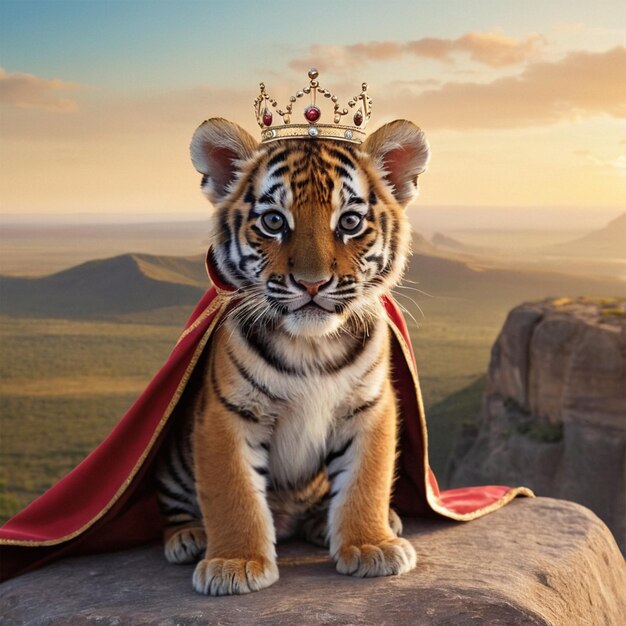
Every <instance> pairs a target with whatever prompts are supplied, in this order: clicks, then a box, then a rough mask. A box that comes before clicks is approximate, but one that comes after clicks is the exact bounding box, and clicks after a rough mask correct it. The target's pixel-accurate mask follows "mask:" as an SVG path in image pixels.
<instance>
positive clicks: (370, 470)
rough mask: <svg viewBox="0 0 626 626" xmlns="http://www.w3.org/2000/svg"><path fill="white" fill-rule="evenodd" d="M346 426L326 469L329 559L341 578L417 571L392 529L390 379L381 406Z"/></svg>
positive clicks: (393, 407) (404, 544) (408, 546)
mask: <svg viewBox="0 0 626 626" xmlns="http://www.w3.org/2000/svg"><path fill="white" fill-rule="evenodd" d="M356 420H358V423H357V422H356ZM350 421H351V422H353V423H352V424H350V425H349V426H350V427H351V432H350V433H349V434H348V435H347V437H348V439H347V443H344V444H343V448H340V449H339V450H338V451H336V452H335V453H334V454H331V455H330V456H331V462H330V464H329V467H328V470H329V476H330V477H332V479H333V482H332V493H333V494H335V495H334V497H333V499H332V502H331V507H330V516H329V530H330V533H329V534H330V552H331V555H332V556H333V558H334V559H335V560H336V562H337V571H338V572H340V573H341V574H350V575H352V576H362V577H365V576H367V577H369V576H389V575H393V574H403V573H404V572H408V571H410V570H412V569H413V568H414V567H415V564H416V555H415V550H414V548H413V546H412V545H411V544H410V543H409V542H408V541H407V540H406V539H402V538H400V537H397V536H396V533H394V531H393V530H392V528H391V526H390V517H389V501H390V496H391V487H392V482H393V471H394V463H395V450H396V404H395V397H394V395H393V391H392V389H391V383H390V382H389V380H387V383H386V384H385V387H384V390H383V393H382V395H381V397H380V399H379V401H378V402H376V403H375V405H374V406H373V407H372V408H370V409H369V410H367V411H364V412H362V413H360V414H359V415H355V416H353V417H351V418H350Z"/></svg>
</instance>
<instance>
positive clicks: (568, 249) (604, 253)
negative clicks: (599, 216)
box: [550, 213, 626, 259]
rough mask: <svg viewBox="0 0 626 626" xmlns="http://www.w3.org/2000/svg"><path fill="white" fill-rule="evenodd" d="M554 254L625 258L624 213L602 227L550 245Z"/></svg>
mask: <svg viewBox="0 0 626 626" xmlns="http://www.w3.org/2000/svg"><path fill="white" fill-rule="evenodd" d="M550 251H551V252H552V253H554V254H563V255H571V256H573V257H604V258H616V259H625V258H626V213H622V214H621V215H619V216H618V217H616V218H615V219H614V220H611V221H610V222H609V223H608V224H607V225H606V226H605V227H604V228H601V229H600V230H596V231H593V232H591V233H589V234H588V235H585V236H584V237H580V238H579V239H575V240H574V241H570V242H567V243H563V244H559V245H556V246H552V247H551V249H550Z"/></svg>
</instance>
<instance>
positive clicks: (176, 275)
mask: <svg viewBox="0 0 626 626" xmlns="http://www.w3.org/2000/svg"><path fill="white" fill-rule="evenodd" d="M208 285H209V281H208V278H207V277H206V274H205V271H204V265H203V259H202V257H200V256H198V257H166V256H154V255H148V254H123V255H121V256H116V257H112V258H109V259H103V260H96V261H88V262H87V263H82V264H80V265H77V266H75V267H72V268H70V269H67V270H64V271H62V272H58V273H56V274H51V275H49V276H44V277H43V278H16V277H12V276H0V313H4V314H9V315H28V316H37V317H67V318H70V319H72V318H97V317H107V316H111V315H120V314H127V313H133V312H138V311H150V310H153V309H161V308H165V307H172V306H179V305H189V306H190V307H191V306H193V305H194V304H195V303H196V302H197V300H198V298H199V297H200V296H201V295H202V293H204V291H205V290H206V288H207V287H208Z"/></svg>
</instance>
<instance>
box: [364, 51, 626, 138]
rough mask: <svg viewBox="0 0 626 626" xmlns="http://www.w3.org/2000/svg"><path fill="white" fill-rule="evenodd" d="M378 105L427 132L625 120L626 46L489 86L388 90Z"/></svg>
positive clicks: (538, 66)
mask: <svg viewBox="0 0 626 626" xmlns="http://www.w3.org/2000/svg"><path fill="white" fill-rule="evenodd" d="M375 104H376V105H379V106H380V108H383V110H385V111H393V113H394V114H396V115H397V114H400V115H403V116H405V117H407V118H408V119H415V120H417V121H419V123H420V124H421V125H422V126H423V127H424V128H426V129H428V128H447V129H467V130H471V129H476V128H515V127H523V126H536V125H546V124H554V123H557V122H560V121H572V120H576V119H584V118H589V117H597V116H609V117H615V118H626V48H624V47H617V48H613V49H612V50H608V51H606V52H601V53H591V52H573V53H570V54H568V55H567V56H565V57H564V58H563V59H561V60H560V61H556V62H541V63H533V64H531V65H529V66H528V67H527V68H526V69H525V70H524V71H523V72H522V73H521V74H519V75H516V76H508V77H504V78H499V79H497V80H494V81H493V82H491V83H487V84H484V83H459V82H448V83H445V84H444V85H442V86H441V87H440V88H439V89H431V90H428V91H423V92H421V93H418V94H416V93H414V92H411V91H410V90H408V89H405V90H395V91H394V90H390V92H389V93H388V94H387V95H386V99H381V98H378V99H377V101H376V103H375Z"/></svg>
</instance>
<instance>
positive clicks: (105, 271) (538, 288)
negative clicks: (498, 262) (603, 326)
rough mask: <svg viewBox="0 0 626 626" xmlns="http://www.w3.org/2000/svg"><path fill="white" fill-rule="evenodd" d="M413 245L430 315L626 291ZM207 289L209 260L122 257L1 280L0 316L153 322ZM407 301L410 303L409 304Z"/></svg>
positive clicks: (607, 282) (413, 274) (614, 284)
mask: <svg viewBox="0 0 626 626" xmlns="http://www.w3.org/2000/svg"><path fill="white" fill-rule="evenodd" d="M414 243H416V244H417V245H416V246H415V248H417V250H416V252H415V253H414V255H413V257H412V260H411V264H410V268H409V271H408V275H407V278H409V280H412V281H415V282H416V283H417V288H418V289H421V290H423V291H425V292H426V293H427V294H430V295H432V296H434V298H428V297H427V296H423V295H421V294H419V295H418V296H417V297H415V294H416V293H417V292H413V291H411V289H412V288H413V287H411V286H410V285H411V283H407V289H405V290H404V291H401V290H398V293H400V292H402V293H404V294H405V295H408V296H409V297H412V298H414V299H415V300H417V301H418V302H419V303H420V305H421V306H423V308H424V309H425V310H427V309H430V312H433V311H434V310H436V309H439V308H440V306H445V307H450V306H462V307H463V308H464V309H466V311H467V313H466V314H467V315H470V314H472V313H480V312H481V311H482V312H492V311H494V310H496V309H497V310H498V311H506V310H508V308H510V307H511V306H514V305H516V304H519V303H520V302H522V301H524V300H529V299H537V298H544V297H550V296H555V297H556V296H579V295H587V296H615V295H620V294H621V293H623V291H624V283H623V282H621V281H619V280H616V279H611V278H594V277H588V276H577V275H572V274H562V273H558V272H546V271H532V270H525V269H501V268H498V267H495V266H493V265H487V264H486V263H481V262H479V261H473V260H468V258H467V257H466V258H465V259H463V260H459V259H458V258H450V257H446V256H443V255H442V252H441V251H438V252H437V251H433V246H432V245H431V244H430V243H429V242H427V241H426V240H425V239H423V238H420V237H419V236H416V239H415V242H414ZM453 254H454V253H451V256H453ZM208 285H209V281H208V278H207V277H206V274H205V269H204V262H203V257H202V256H193V257H173V256H157V255H149V254H123V255H121V256H116V257H112V258H109V259H103V260H96V261H88V262H87V263H82V264H80V265H77V266H75V267H72V268H70V269H67V270H64V271H62V272H58V273H55V274H51V275H49V276H44V277H41V278H16V277H12V276H0V313H2V314H8V315H26V316H29V317H32V316H36V317H66V318H69V319H80V318H88V319H96V318H107V319H110V318H111V317H115V316H124V319H126V320H140V319H141V318H142V317H144V316H145V315H147V314H148V312H152V313H151V315H154V312H155V311H167V309H175V308H180V307H188V308H189V309H191V307H193V306H194V305H195V304H196V302H197V301H198V299H199V298H200V296H201V295H202V294H203V293H204V291H205V290H206V288H207V287H208ZM450 299H452V300H453V303H452V304H451V303H450ZM400 302H401V303H403V304H405V302H404V301H403V299H402V298H400ZM454 302H457V304H455V303H454ZM427 312H428V311H427ZM159 316H161V317H163V316H162V315H161V314H160V313H159V315H157V317H155V318H154V319H160V318H159ZM165 317H167V315H166V316H165ZM164 319H165V318H164Z"/></svg>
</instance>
